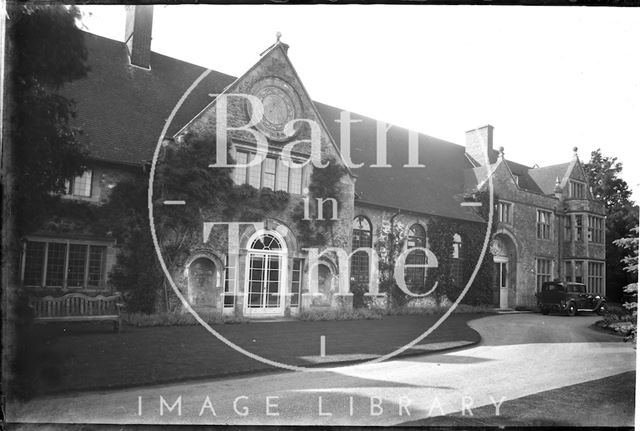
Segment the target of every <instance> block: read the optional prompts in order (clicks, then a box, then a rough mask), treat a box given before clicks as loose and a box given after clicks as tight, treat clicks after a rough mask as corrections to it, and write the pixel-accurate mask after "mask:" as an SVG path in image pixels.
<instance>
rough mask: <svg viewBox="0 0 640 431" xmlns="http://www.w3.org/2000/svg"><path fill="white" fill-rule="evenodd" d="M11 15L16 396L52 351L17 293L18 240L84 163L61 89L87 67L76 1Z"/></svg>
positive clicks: (8, 140)
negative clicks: (36, 335)
mask: <svg viewBox="0 0 640 431" xmlns="http://www.w3.org/2000/svg"><path fill="white" fill-rule="evenodd" d="M6 14H7V19H6V20H5V23H6V35H7V45H6V47H3V48H6V51H5V59H6V62H5V65H6V75H5V78H6V93H5V94H6V99H5V100H6V104H5V106H4V108H5V109H4V112H5V115H4V117H3V119H2V120H3V124H4V129H3V130H4V134H3V136H2V138H3V148H2V185H3V229H2V231H3V236H2V240H3V248H2V251H3V253H2V273H3V278H2V285H3V289H2V294H3V310H2V311H3V315H4V316H5V320H4V323H5V325H6V327H7V329H6V330H5V331H3V336H4V338H3V347H5V349H4V350H3V354H4V357H3V376H4V377H5V378H6V379H7V380H9V381H8V382H7V381H3V385H4V387H7V388H9V390H10V391H11V392H10V394H11V395H15V396H20V397H28V396H30V395H31V394H32V393H33V391H34V390H35V386H36V384H37V383H38V382H39V381H40V380H41V379H42V378H43V376H41V375H35V373H34V372H33V370H34V368H33V364H34V362H36V361H38V360H40V361H42V360H43V358H47V356H48V352H44V351H43V349H44V347H43V346H44V344H43V343H40V342H39V341H38V340H37V339H35V338H34V336H33V334H32V333H31V331H30V326H31V325H30V324H31V319H30V316H29V308H28V307H26V298H25V297H24V295H20V296H18V295H17V293H18V290H17V279H16V278H17V277H16V275H17V264H16V263H17V262H18V259H17V255H18V249H19V248H18V247H19V246H18V241H17V239H18V238H19V236H20V235H21V234H24V233H26V232H28V231H29V230H31V228H33V227H34V226H36V225H37V224H38V222H39V221H40V217H41V216H42V214H43V213H44V212H45V211H42V209H43V208H44V207H45V206H46V203H47V202H49V201H50V200H52V199H55V198H54V197H53V194H55V193H56V192H61V191H62V190H63V188H64V180H65V179H66V178H69V177H71V176H73V175H76V174H79V173H81V172H82V170H83V166H82V165H83V156H84V151H83V150H82V148H81V147H80V146H79V145H78V144H77V143H76V141H75V136H76V134H77V131H76V130H74V129H73V128H72V127H71V125H70V119H71V118H72V117H73V112H74V111H73V103H72V102H71V101H70V100H68V99H66V98H64V97H62V96H60V95H58V94H57V91H58V90H59V89H60V88H61V87H62V86H63V85H64V84H65V83H68V82H71V81H73V80H76V79H80V78H82V77H83V76H85V75H86V73H87V70H88V68H87V65H86V58H87V52H86V49H85V47H84V40H83V33H82V32H81V31H80V30H79V29H78V28H77V26H76V20H77V19H78V18H79V16H80V14H79V12H78V9H77V8H75V7H65V6H61V5H50V6H43V5H34V4H20V3H18V2H9V3H8V4H7V5H6ZM5 304H8V306H7V307H6V308H5V307H4V305H5ZM49 359H50V357H49V358H48V359H47V360H49Z"/></svg>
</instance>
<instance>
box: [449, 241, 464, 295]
mask: <svg viewBox="0 0 640 431" xmlns="http://www.w3.org/2000/svg"><path fill="white" fill-rule="evenodd" d="M462 262H463V256H462V237H461V236H460V235H459V234H457V233H456V234H454V235H453V248H452V251H451V265H450V268H449V271H450V274H449V275H450V276H451V282H452V284H453V285H454V286H455V287H462V285H463V280H462V268H463V264H462Z"/></svg>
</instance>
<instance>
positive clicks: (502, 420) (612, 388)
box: [403, 371, 636, 428]
mask: <svg viewBox="0 0 640 431" xmlns="http://www.w3.org/2000/svg"><path fill="white" fill-rule="evenodd" d="M635 381H636V372H635V371H629V372H627V373H622V374H618V375H615V376H611V377H606V378H604V379H598V380H593V381H591V382H586V383H580V384H577V385H572V386H565V387H563V388H559V389H553V390H551V391H545V392H540V393H537V394H533V395H529V396H526V397H522V398H517V399H515V400H510V401H505V402H504V403H503V404H502V405H501V406H500V416H496V410H495V407H494V406H492V405H489V406H484V407H481V408H475V409H472V412H473V416H469V415H467V416H463V415H462V414H461V413H453V414H451V415H447V416H438V417H434V418H428V419H422V420H419V421H414V422H408V423H405V424H403V425H405V426H420V427H432V426H437V427H442V426H455V427H465V428H468V427H529V426H536V427H540V426H544V427H550V426H553V427H560V426H562V427H576V426H580V427H588V426H599V427H603V426H606V427H632V426H633V422H634V416H635Z"/></svg>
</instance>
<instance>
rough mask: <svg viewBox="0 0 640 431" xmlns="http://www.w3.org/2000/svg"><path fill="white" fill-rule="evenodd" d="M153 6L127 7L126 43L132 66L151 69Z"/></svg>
mask: <svg viewBox="0 0 640 431" xmlns="http://www.w3.org/2000/svg"><path fill="white" fill-rule="evenodd" d="M152 27H153V5H139V6H127V23H126V25H125V37H124V40H125V43H126V44H127V53H128V54H129V61H130V62H131V64H132V65H134V66H138V67H142V68H144V69H150V68H151V29H152Z"/></svg>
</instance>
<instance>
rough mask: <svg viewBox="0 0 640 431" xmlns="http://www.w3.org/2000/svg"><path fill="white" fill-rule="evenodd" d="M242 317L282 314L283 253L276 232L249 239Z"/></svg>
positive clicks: (285, 266) (257, 235)
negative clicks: (243, 314)
mask: <svg viewBox="0 0 640 431" xmlns="http://www.w3.org/2000/svg"><path fill="white" fill-rule="evenodd" d="M248 243H249V247H248V250H247V251H248V253H247V262H246V277H245V280H246V282H245V292H246V294H245V301H244V313H245V315H249V316H252V315H253V316H260V315H282V314H284V293H285V292H284V286H286V274H287V249H286V245H285V242H284V240H283V238H282V237H281V236H280V234H278V233H277V232H276V231H267V232H264V231H263V232H257V233H255V234H254V235H252V236H251V238H250V239H249V242H248Z"/></svg>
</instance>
